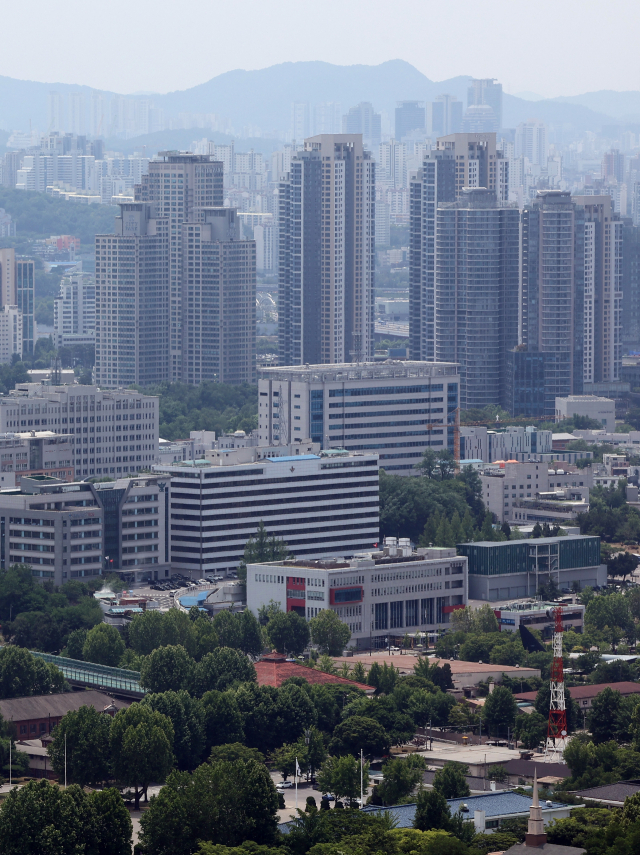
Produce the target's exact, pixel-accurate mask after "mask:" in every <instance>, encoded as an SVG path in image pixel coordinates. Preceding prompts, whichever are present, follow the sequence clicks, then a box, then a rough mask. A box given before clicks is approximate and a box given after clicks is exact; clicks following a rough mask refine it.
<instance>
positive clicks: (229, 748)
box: [209, 742, 264, 763]
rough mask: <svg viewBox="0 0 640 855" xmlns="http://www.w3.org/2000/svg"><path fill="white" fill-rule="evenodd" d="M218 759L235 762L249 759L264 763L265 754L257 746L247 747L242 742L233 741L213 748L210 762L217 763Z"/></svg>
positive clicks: (244, 761) (243, 761)
mask: <svg viewBox="0 0 640 855" xmlns="http://www.w3.org/2000/svg"><path fill="white" fill-rule="evenodd" d="M218 760H225V761H226V762H227V763H235V762H236V761H241V762H242V763H246V762H247V761H248V760H255V762H256V763H264V754H262V753H261V752H260V751H258V749H257V748H247V746H246V745H242V743H240V742H233V743H229V744H228V745H216V746H214V747H213V748H212V749H211V756H210V757H209V762H210V763H216V762H217V761H218Z"/></svg>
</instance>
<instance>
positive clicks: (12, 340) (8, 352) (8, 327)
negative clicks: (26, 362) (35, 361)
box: [0, 306, 22, 365]
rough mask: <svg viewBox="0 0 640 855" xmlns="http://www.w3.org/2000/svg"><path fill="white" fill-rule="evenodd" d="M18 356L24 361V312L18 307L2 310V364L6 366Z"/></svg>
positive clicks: (0, 343)
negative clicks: (14, 356)
mask: <svg viewBox="0 0 640 855" xmlns="http://www.w3.org/2000/svg"><path fill="white" fill-rule="evenodd" d="M14 354H16V355H17V356H19V357H20V358H21V359H22V312H21V311H20V309H19V308H18V307H17V306H3V307H2V308H1V309H0V362H1V363H2V364H4V365H6V364H7V363H8V362H11V360H12V359H13V355H14Z"/></svg>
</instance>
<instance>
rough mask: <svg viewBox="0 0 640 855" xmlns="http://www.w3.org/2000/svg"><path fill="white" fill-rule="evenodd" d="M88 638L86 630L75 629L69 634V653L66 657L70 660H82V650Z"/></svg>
mask: <svg viewBox="0 0 640 855" xmlns="http://www.w3.org/2000/svg"><path fill="white" fill-rule="evenodd" d="M86 638H87V630H86V629H74V631H73V632H72V633H70V634H69V637H68V638H67V653H66V655H67V656H68V657H69V659H78V660H82V658H83V656H82V648H83V647H84V642H85V640H86Z"/></svg>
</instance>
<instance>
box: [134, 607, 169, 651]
mask: <svg viewBox="0 0 640 855" xmlns="http://www.w3.org/2000/svg"><path fill="white" fill-rule="evenodd" d="M165 643H166V642H165V622H164V615H162V614H161V613H160V612H159V611H156V610H155V609H149V610H148V611H145V612H144V613H143V614H141V615H136V616H135V617H134V619H133V620H132V621H131V624H130V626H129V644H130V645H131V647H132V648H133V650H135V652H136V653H138V654H140V655H141V656H149V654H150V653H153V651H154V650H155V649H156V648H158V647H163V646H164V645H165Z"/></svg>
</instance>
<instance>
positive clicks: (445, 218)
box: [434, 188, 520, 410]
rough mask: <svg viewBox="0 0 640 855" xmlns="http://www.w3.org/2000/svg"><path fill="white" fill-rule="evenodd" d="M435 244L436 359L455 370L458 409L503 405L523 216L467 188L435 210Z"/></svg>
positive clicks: (485, 193) (487, 194) (492, 197)
mask: <svg viewBox="0 0 640 855" xmlns="http://www.w3.org/2000/svg"><path fill="white" fill-rule="evenodd" d="M435 242H436V251H435V255H436V265H435V277H434V279H435V282H434V285H435V287H434V292H435V358H436V360H437V361H438V362H449V363H456V362H457V363H459V364H460V374H461V379H462V383H461V391H460V406H461V408H462V409H463V410H468V409H471V408H474V407H480V408H482V407H485V406H487V405H491V404H500V403H501V402H503V401H504V400H505V397H506V355H507V351H508V350H509V349H511V348H513V347H515V346H516V345H517V344H518V328H517V325H516V323H515V319H516V318H517V317H518V298H519V292H520V265H519V254H520V212H519V211H518V209H517V208H516V207H515V206H512V205H509V204H502V205H498V204H497V203H496V197H495V194H494V193H492V192H490V191H488V190H484V189H468V188H465V189H463V190H462V192H461V194H460V196H459V198H458V200H457V201H456V202H451V203H444V204H441V205H440V206H439V207H438V211H437V218H436V230H435Z"/></svg>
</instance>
